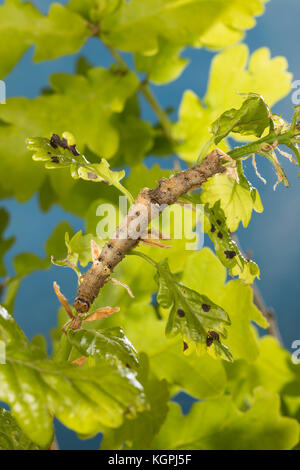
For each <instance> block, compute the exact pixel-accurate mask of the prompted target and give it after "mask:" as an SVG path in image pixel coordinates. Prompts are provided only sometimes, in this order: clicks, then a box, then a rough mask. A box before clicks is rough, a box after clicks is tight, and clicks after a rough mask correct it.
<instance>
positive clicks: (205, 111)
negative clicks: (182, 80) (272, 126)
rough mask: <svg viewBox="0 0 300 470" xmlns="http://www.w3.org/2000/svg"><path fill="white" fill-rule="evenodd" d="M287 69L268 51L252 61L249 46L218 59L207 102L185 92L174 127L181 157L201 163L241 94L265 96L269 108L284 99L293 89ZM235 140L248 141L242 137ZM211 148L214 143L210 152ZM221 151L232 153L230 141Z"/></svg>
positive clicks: (255, 54) (257, 53)
mask: <svg viewBox="0 0 300 470" xmlns="http://www.w3.org/2000/svg"><path fill="white" fill-rule="evenodd" d="M286 69H287V62H286V59H285V58H283V57H274V58H271V57H270V51H269V49H267V48H261V49H257V50H256V51H255V52H253V53H252V55H251V56H250V57H249V51H248V48H247V46H246V45H244V44H240V45H237V46H234V47H231V48H229V49H227V50H225V51H223V52H221V53H220V54H218V55H217V56H215V57H214V59H213V60H212V64H211V69H210V79H209V83H208V86H207V91H206V94H205V96H204V98H203V99H202V100H200V99H199V97H198V96H197V95H196V94H195V93H194V92H192V91H191V90H187V91H185V93H184V95H183V97H182V101H181V105H180V108H179V120H178V122H177V123H175V124H174V125H173V137H174V139H176V140H177V141H178V142H179V143H178V145H177V146H176V150H177V152H178V153H179V155H180V157H181V158H183V159H184V160H186V161H188V162H195V160H197V158H198V156H199V154H200V152H201V150H202V149H203V148H204V147H205V146H206V145H207V143H208V142H209V140H210V139H211V133H210V127H209V126H210V125H211V124H212V123H213V122H214V121H215V120H216V119H218V118H219V116H220V115H221V114H222V113H224V112H225V111H226V110H228V109H232V108H236V109H238V108H240V106H241V103H242V96H241V94H248V93H257V94H259V95H262V96H263V97H264V99H265V101H266V103H268V105H269V106H273V104H274V103H276V102H277V101H278V100H280V99H281V98H283V97H284V96H285V95H286V94H287V93H288V92H289V91H290V88H291V78H292V77H291V74H290V73H288V72H287V70H286ZM275 76H276V80H274V77H275ZM235 138H236V139H237V138H238V139H239V140H240V139H245V137H240V135H239V134H236V135H235ZM211 148H212V143H211V145H210V146H208V147H207V148H206V150H207V151H209V150H210V149H211ZM220 148H221V149H222V150H225V151H226V150H227V149H228V144H227V142H226V140H224V141H223V142H222V143H221V144H220ZM203 156H204V155H203Z"/></svg>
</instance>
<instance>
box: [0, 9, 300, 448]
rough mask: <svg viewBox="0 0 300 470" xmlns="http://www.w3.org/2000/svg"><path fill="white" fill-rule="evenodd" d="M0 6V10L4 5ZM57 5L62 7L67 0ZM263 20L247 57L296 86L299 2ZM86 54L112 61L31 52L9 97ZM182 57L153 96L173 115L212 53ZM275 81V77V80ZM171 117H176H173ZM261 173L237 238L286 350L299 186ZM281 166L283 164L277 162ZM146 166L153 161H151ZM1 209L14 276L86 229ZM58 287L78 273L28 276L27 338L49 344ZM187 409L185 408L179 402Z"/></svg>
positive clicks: (66, 288)
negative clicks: (28, 261) (51, 243)
mask: <svg viewBox="0 0 300 470" xmlns="http://www.w3.org/2000/svg"><path fill="white" fill-rule="evenodd" d="M3 3H4V2H3V0H0V5H1V4H3ZM32 3H34V4H35V5H36V6H37V7H38V8H39V9H40V10H41V11H42V12H44V13H46V12H47V11H48V8H49V5H50V4H51V3H54V2H53V1H51V0H34V1H33V2H32ZM58 3H61V4H66V3H67V0H61V1H59V2H58ZM266 10H267V11H266V14H265V15H264V16H262V17H259V18H257V25H256V27H255V28H253V29H252V30H250V31H248V32H247V34H246V37H245V42H246V43H247V45H248V47H249V49H250V52H253V51H254V50H255V49H257V48H259V47H262V46H266V47H268V48H269V49H270V51H271V55H272V56H275V55H276V56H278V55H283V56H285V57H286V58H287V60H288V62H289V71H290V72H292V74H293V77H294V78H293V80H297V79H299V80H300V61H299V48H298V44H299V42H298V31H299V18H300V2H299V1H298V0H271V1H270V3H267V5H266ZM82 54H83V55H85V56H86V57H87V58H88V60H89V61H91V62H92V63H93V64H94V65H101V66H104V67H107V66H109V65H110V64H111V63H112V58H111V56H110V55H109V53H108V52H107V50H106V49H105V48H104V47H102V45H101V43H100V42H99V41H97V40H93V39H92V40H90V41H89V42H88V44H87V45H85V46H84V47H83V49H82V50H81V51H80V54H76V55H72V56H67V57H63V58H60V59H57V60H55V61H46V62H42V63H39V64H34V63H33V61H32V56H33V49H32V48H31V49H30V50H29V51H28V52H27V53H26V54H25V55H24V56H23V58H22V59H21V61H20V62H19V64H18V65H17V67H16V68H15V69H14V70H13V71H12V72H11V73H10V75H9V76H8V77H7V78H6V80H5V82H6V86H7V97H11V96H26V97H29V98H34V97H35V96H37V95H39V93H40V90H41V89H42V88H44V87H45V86H47V85H48V77H49V75H51V74H52V73H55V72H66V73H73V72H74V69H75V64H76V60H77V58H78V55H82ZM183 56H185V57H188V58H189V59H191V63H190V65H189V66H188V67H187V69H186V70H185V71H184V73H183V74H182V75H181V76H180V78H179V79H177V80H176V81H175V82H173V83H171V84H168V85H166V86H160V87H155V94H156V96H157V98H158V99H159V101H160V103H161V104H162V106H164V107H167V106H172V107H174V109H175V110H177V109H178V105H179V103H180V101H181V97H182V94H183V92H184V90H186V89H191V90H194V91H195V92H196V93H197V94H198V95H199V96H200V97H201V96H203V95H204V94H205V90H206V85H207V78H208V72H209V67H210V63H211V60H212V58H213V56H214V53H212V52H209V51H206V50H204V49H200V50H192V49H187V50H186V51H185V52H184V53H183ZM274 80H276V77H274ZM291 95H292V93H290V95H289V96H287V97H286V98H285V99H284V100H282V101H281V102H279V103H278V104H277V105H276V106H274V107H273V109H272V110H273V111H274V112H275V113H277V114H281V115H282V116H283V117H284V118H285V119H287V120H289V119H290V118H291V115H292V106H293V104H292V101H291ZM142 105H143V114H144V117H145V118H146V119H148V120H151V121H155V117H154V115H153V114H152V111H151V110H150V109H149V107H148V106H147V105H146V104H145V103H142ZM175 118H176V111H175V114H174V119H175ZM257 160H258V162H259V163H258V166H259V171H260V173H261V174H262V175H263V176H264V177H265V178H266V179H267V182H268V184H267V185H264V184H263V183H262V182H261V181H260V180H259V179H258V178H257V177H256V175H255V173H254V170H253V168H252V166H251V165H250V164H249V163H246V165H245V170H246V175H247V177H248V179H249V180H250V181H251V183H252V184H253V185H254V186H256V187H257V188H258V190H259V192H260V195H261V199H262V202H263V205H264V212H263V213H262V214H257V213H254V214H253V216H252V219H251V222H250V225H249V226H248V228H247V229H243V228H240V229H239V230H238V232H237V234H238V237H239V240H240V243H241V246H242V248H243V250H244V251H249V252H251V254H252V256H253V259H254V260H255V261H256V262H257V263H258V265H259V267H260V270H261V281H259V282H258V286H259V289H260V291H261V293H262V295H263V298H264V300H265V303H266V305H267V306H268V307H273V309H274V311H275V313H276V316H277V320H278V325H279V329H280V333H281V336H282V339H283V343H284V345H285V347H286V348H287V349H290V348H291V344H292V342H293V341H294V340H295V339H300V312H299V297H298V295H299V292H298V289H299V288H300V276H299V273H300V248H299V238H300V237H299V234H300V217H299V216H300V211H299V205H300V181H299V179H298V177H297V170H296V169H295V167H294V165H292V164H290V163H289V162H288V160H286V159H284V160H286V161H283V162H282V163H283V166H284V169H285V171H286V173H287V176H288V179H289V181H290V184H291V186H290V188H288V189H287V188H285V187H283V185H280V186H278V187H277V190H276V192H274V191H273V184H274V183H275V181H276V175H275V172H274V170H273V167H271V165H270V164H269V163H268V162H267V161H265V159H257ZM281 161H282V159H281ZM148 163H149V164H152V163H153V159H151V160H150V161H149V162H148ZM159 163H160V165H162V166H165V167H167V166H172V160H171V159H160V160H159ZM0 207H5V208H6V209H7V210H8V212H9V213H10V216H11V218H10V223H9V226H8V228H7V230H6V232H5V236H6V237H9V236H12V235H14V236H15V237H16V242H15V244H14V245H13V247H12V249H11V250H10V251H9V252H8V253H7V254H6V257H5V262H6V266H7V270H8V274H9V275H12V274H13V268H12V260H13V258H14V256H15V255H16V254H18V253H21V252H24V251H26V252H32V253H36V254H37V255H39V256H43V257H44V256H45V251H44V244H45V242H46V240H47V239H48V237H49V235H50V234H51V233H52V231H53V229H54V228H55V227H56V225H57V224H58V223H59V222H61V221H63V220H66V221H68V222H69V223H71V225H73V227H74V229H75V230H76V231H77V230H80V229H84V224H83V221H82V220H81V219H79V218H77V217H75V216H73V215H72V214H70V213H67V212H65V211H63V210H62V209H60V208H59V207H57V206H54V207H52V208H51V209H50V211H49V212H47V213H42V212H41V210H40V209H39V205H38V200H37V197H34V198H33V199H31V200H30V201H28V202H26V203H24V204H19V203H17V202H16V201H14V200H11V199H10V200H8V199H7V200H1V201H0ZM54 279H55V280H57V282H58V283H59V284H60V285H61V286H62V289H63V292H64V293H65V294H66V295H67V296H68V297H69V298H72V297H73V295H74V290H75V286H76V279H75V275H74V274H73V272H71V270H64V269H59V268H56V267H54V266H53V267H52V268H51V269H50V270H48V271H41V272H36V273H34V274H32V275H31V276H29V277H28V278H26V280H25V281H24V282H23V283H22V285H21V288H20V290H19V292H18V296H17V301H16V306H15V317H16V320H17V322H18V323H19V325H20V326H21V327H22V328H23V329H24V331H25V333H26V334H27V336H28V337H29V338H31V337H32V336H33V335H35V334H37V333H42V334H44V335H45V336H46V337H47V339H48V341H49V332H50V330H51V328H53V327H54V326H55V324H56V312H57V308H58V302H57V299H56V297H55V296H54V295H53V291H52V282H53V280H54ZM182 404H183V405H184V403H182ZM57 439H58V442H59V446H60V448H61V449H97V448H98V447H99V443H100V440H101V436H97V437H96V438H94V439H91V440H87V441H81V440H79V439H77V437H76V435H75V433H73V432H72V431H70V430H67V429H66V428H64V427H63V426H62V425H60V424H59V423H57Z"/></svg>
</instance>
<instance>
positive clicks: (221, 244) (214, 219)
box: [204, 201, 260, 284]
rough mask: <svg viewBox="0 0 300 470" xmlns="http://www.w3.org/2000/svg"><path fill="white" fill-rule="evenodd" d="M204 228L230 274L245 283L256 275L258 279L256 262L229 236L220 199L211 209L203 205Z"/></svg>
mask: <svg viewBox="0 0 300 470" xmlns="http://www.w3.org/2000/svg"><path fill="white" fill-rule="evenodd" d="M204 230H205V232H206V233H208V235H209V238H210V239H211V241H212V242H213V244H214V247H215V251H216V254H217V256H218V258H219V260H220V261H221V263H222V264H223V265H224V266H225V267H226V268H228V269H229V272H230V274H231V275H232V276H238V277H239V278H240V279H241V280H242V281H244V282H245V283H246V284H252V283H253V282H254V280H255V278H256V277H257V278H258V279H259V277H260V271H259V267H258V266H257V264H256V263H254V261H252V260H250V259H246V258H245V256H244V255H243V254H242V253H241V251H240V248H239V246H238V245H237V244H236V242H235V241H234V239H233V238H232V236H230V233H229V229H228V227H227V222H226V217H225V215H224V211H223V210H222V209H221V207H220V201H218V202H216V203H215V204H214V206H213V207H212V208H211V209H210V208H209V206H208V205H206V206H205V223H204Z"/></svg>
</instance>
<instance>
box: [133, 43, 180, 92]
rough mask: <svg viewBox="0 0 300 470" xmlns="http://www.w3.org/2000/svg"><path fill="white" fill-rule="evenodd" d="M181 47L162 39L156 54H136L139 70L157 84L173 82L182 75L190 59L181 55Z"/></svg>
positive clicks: (136, 63)
mask: <svg viewBox="0 0 300 470" xmlns="http://www.w3.org/2000/svg"><path fill="white" fill-rule="evenodd" d="M180 53H181V48H180V47H178V45H177V44H174V43H172V42H168V41H160V44H159V51H158V52H157V54H155V55H151V56H149V55H142V54H136V55H135V65H136V68H137V70H138V71H139V72H142V73H145V74H146V75H147V78H148V80H150V81H151V82H153V83H155V84H156V85H162V84H164V83H168V82H171V81H173V80H175V79H176V78H178V77H179V75H181V73H182V72H183V70H184V69H185V68H186V66H187V65H188V63H189V59H185V58H183V57H181V56H180Z"/></svg>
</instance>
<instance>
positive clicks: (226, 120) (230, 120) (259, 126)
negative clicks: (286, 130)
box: [211, 93, 271, 144]
mask: <svg viewBox="0 0 300 470" xmlns="http://www.w3.org/2000/svg"><path fill="white" fill-rule="evenodd" d="M270 123H271V118H270V110H269V108H268V106H267V105H266V103H265V101H264V99H263V98H262V96H260V95H258V94H255V93H249V94H248V95H247V97H246V98H245V101H244V102H243V104H242V106H241V107H240V108H239V109H234V108H232V109H229V110H228V111H225V112H224V113H223V114H222V115H221V116H220V117H219V118H218V119H217V120H216V121H214V122H213V123H212V125H211V132H212V134H213V136H214V142H215V144H218V143H219V142H220V141H221V140H223V139H224V138H225V137H227V136H228V135H229V134H230V133H231V132H235V133H238V134H241V135H252V136H255V137H260V136H261V135H262V133H263V132H264V130H265V129H266V128H267V127H270Z"/></svg>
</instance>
